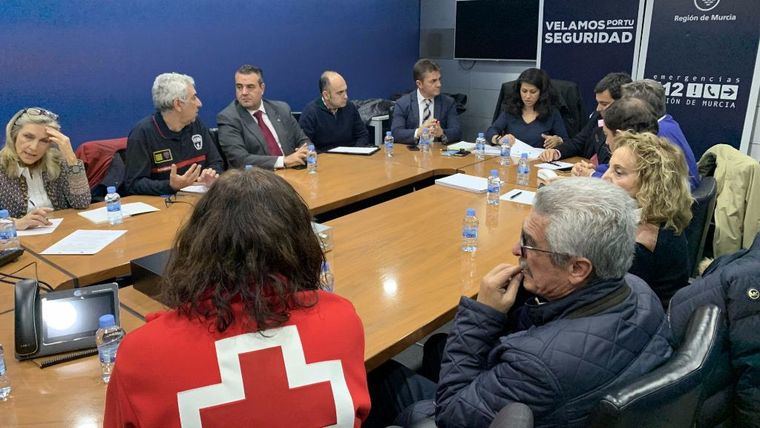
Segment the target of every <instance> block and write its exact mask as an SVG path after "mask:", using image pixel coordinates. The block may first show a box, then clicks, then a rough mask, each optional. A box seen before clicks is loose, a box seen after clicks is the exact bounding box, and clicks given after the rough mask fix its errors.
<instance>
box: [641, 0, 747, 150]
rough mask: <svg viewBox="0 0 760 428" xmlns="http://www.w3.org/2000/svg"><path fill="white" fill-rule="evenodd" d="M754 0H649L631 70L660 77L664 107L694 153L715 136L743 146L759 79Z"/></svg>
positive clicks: (737, 145) (645, 75) (718, 140)
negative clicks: (637, 56)
mask: <svg viewBox="0 0 760 428" xmlns="http://www.w3.org/2000/svg"><path fill="white" fill-rule="evenodd" d="M757 7H758V4H757V0H688V1H686V0H683V1H666V0H658V1H655V0H650V1H649V3H648V4H647V13H646V17H645V27H644V35H643V37H642V50H641V56H640V61H639V66H638V72H637V75H638V76H637V77H638V78H647V79H654V80H657V81H659V82H660V83H662V84H663V86H664V87H665V94H666V98H667V106H666V107H667V110H668V114H670V115H672V116H673V118H674V119H675V120H676V121H678V122H679V123H680V124H681V128H682V129H683V131H684V134H685V135H686V138H687V139H688V141H689V145H691V148H692V150H693V151H694V155H695V156H696V157H697V159H699V157H700V156H702V154H703V153H704V152H705V151H706V150H707V149H708V148H709V147H710V146H713V145H715V144H718V143H727V144H730V145H732V146H734V147H736V148H738V149H740V150H742V152H743V153H748V149H749V139H750V134H751V132H752V122H753V120H754V118H753V116H754V113H755V106H756V105H757V92H758V83H760V82H759V81H760V79H759V78H758V74H757V73H758V70H757V68H758V66H757V65H758V40H760V13H758V8H757ZM753 81H754V82H753ZM748 107H749V108H748Z"/></svg>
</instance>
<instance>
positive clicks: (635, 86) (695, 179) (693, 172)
mask: <svg viewBox="0 0 760 428" xmlns="http://www.w3.org/2000/svg"><path fill="white" fill-rule="evenodd" d="M622 90H623V96H624V97H632V98H638V99H640V100H642V101H645V102H646V103H648V104H649V105H650V106H652V109H654V113H655V114H656V115H657V117H658V119H657V121H658V122H659V127H660V130H659V132H658V133H657V136H658V137H663V138H666V139H667V140H668V141H670V143H671V144H674V145H676V146H678V147H679V148H680V149H681V151H683V154H684V158H686V166H687V167H688V168H689V184H690V185H691V190H694V189H696V188H697V186H699V181H700V179H699V170H698V169H697V161H696V158H695V157H694V152H693V151H692V150H691V146H690V145H689V142H688V141H686V136H685V135H684V133H683V131H682V130H681V125H679V124H678V122H676V120H675V119H673V116H671V115H669V114H667V110H666V108H665V88H664V87H663V86H662V84H661V83H660V82H658V81H656V80H652V79H642V80H636V81H633V82H631V83H627V84H625V85H623V86H622Z"/></svg>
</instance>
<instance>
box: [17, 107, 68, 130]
mask: <svg viewBox="0 0 760 428" xmlns="http://www.w3.org/2000/svg"><path fill="white" fill-rule="evenodd" d="M24 114H28V115H29V116H45V117H47V118H48V119H50V120H53V121H57V120H58V115H57V114H55V113H53V112H52V111H50V110H45V109H44V108H40V107H27V108H25V109H21V110H19V111H17V112H16V115H15V116H16V120H15V121H13V126H16V122H18V120H19V119H21V116H23V115H24Z"/></svg>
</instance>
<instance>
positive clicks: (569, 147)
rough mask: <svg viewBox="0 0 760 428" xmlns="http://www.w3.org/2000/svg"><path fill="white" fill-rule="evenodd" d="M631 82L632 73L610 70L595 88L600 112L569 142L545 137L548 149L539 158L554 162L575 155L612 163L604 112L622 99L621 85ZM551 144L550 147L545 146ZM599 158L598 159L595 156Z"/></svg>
mask: <svg viewBox="0 0 760 428" xmlns="http://www.w3.org/2000/svg"><path fill="white" fill-rule="evenodd" d="M629 82H631V76H629V75H628V74H626V73H610V74H608V75H606V76H604V77H603V78H602V80H600V81H599V83H597V84H596V87H594V94H595V97H596V111H595V112H594V113H592V114H591V116H590V117H589V120H588V122H586V125H585V126H584V127H583V129H581V131H580V132H579V133H578V134H577V135H576V136H575V137H573V138H571V139H570V140H568V141H563V140H562V137H559V136H556V135H546V136H544V141H545V142H546V143H548V147H552V148H548V149H546V150H544V151H543V153H541V155H540V156H539V158H540V159H541V160H543V161H547V162H549V161H554V160H558V159H565V158H569V157H573V156H581V157H584V158H586V159H591V160H592V162H594V161H596V162H594V163H595V164H596V163H609V160H610V150H609V147H607V145H606V144H604V141H605V136H604V132H603V131H602V123H603V122H602V116H601V112H603V111H604V110H606V109H607V107H609V106H610V105H611V104H612V103H613V102H615V100H618V99H620V97H621V90H620V87H621V86H623V85H624V84H626V83H629ZM545 147H547V146H545ZM595 157H596V159H594V158H595Z"/></svg>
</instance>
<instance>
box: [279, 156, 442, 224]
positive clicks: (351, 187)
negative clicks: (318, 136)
mask: <svg viewBox="0 0 760 428" xmlns="http://www.w3.org/2000/svg"><path fill="white" fill-rule="evenodd" d="M383 156H384V155H383V153H381V152H376V153H374V154H373V155H370V156H356V155H341V154H334V153H323V154H320V155H319V158H318V163H317V165H318V168H317V173H316V174H309V173H308V172H307V171H306V170H305V169H301V170H296V169H281V170H278V171H277V175H279V176H281V177H283V178H285V179H286V180H287V181H288V182H289V183H290V184H291V185H292V186H293V187H294V188H295V189H296V191H297V192H298V193H299V194H300V195H301V197H302V198H304V200H305V201H306V205H308V206H309V209H310V210H311V212H312V214H314V215H318V214H322V213H325V212H327V211H330V210H333V209H336V208H340V207H343V206H346V205H349V204H351V203H354V202H358V201H361V200H364V199H367V198H371V197H373V196H377V195H379V194H382V193H385V192H388V191H390V190H394V189H398V188H400V187H403V186H406V185H409V184H412V183H415V182H418V181H421V180H424V179H425V178H428V177H431V176H432V171H430V170H429V169H424V168H419V167H417V166H416V165H414V164H404V163H399V162H383V163H382V164H379V163H378V161H377V159H380V160H381V161H382V160H383V159H384V157H383Z"/></svg>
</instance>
